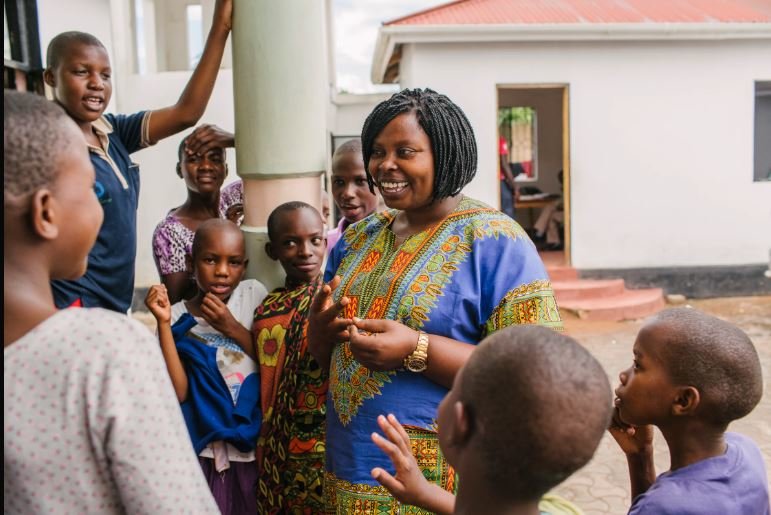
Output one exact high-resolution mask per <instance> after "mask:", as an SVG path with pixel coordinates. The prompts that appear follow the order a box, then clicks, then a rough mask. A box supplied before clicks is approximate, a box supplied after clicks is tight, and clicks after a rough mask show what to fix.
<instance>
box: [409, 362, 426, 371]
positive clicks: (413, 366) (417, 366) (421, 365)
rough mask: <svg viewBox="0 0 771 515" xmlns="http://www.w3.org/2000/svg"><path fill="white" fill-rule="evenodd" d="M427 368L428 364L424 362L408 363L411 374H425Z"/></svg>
mask: <svg viewBox="0 0 771 515" xmlns="http://www.w3.org/2000/svg"><path fill="white" fill-rule="evenodd" d="M426 368H427V367H426V362H425V361H423V360H419V359H415V360H412V359H411V360H409V361H408V362H407V370H409V371H410V372H423V371H424V370H425V369H426Z"/></svg>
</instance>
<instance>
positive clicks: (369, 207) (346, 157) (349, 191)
mask: <svg viewBox="0 0 771 515" xmlns="http://www.w3.org/2000/svg"><path fill="white" fill-rule="evenodd" d="M332 197H333V198H334V199H335V205H336V206H337V209H338V210H339V211H340V214H341V215H342V217H341V218H340V223H339V224H338V225H337V227H336V228H335V229H332V230H331V231H329V233H328V234H327V249H328V250H329V251H331V250H332V247H334V246H335V244H336V243H337V242H338V240H339V239H340V237H341V236H342V235H343V233H344V232H345V230H346V229H347V228H348V226H349V225H351V224H353V223H356V222H358V221H359V220H363V219H365V218H367V217H368V216H369V215H371V214H372V213H374V212H375V211H376V210H377V209H378V204H379V202H378V201H379V198H380V195H379V194H378V193H377V190H375V187H374V185H371V184H370V183H369V181H368V180H367V172H366V170H364V160H363V158H362V155H361V140H360V139H359V138H356V139H352V140H349V141H346V142H345V143H343V144H342V145H340V147H338V149H337V150H335V154H334V155H333V156H332Z"/></svg>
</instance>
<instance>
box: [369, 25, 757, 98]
mask: <svg viewBox="0 0 771 515" xmlns="http://www.w3.org/2000/svg"><path fill="white" fill-rule="evenodd" d="M721 39H723V40H724V39H771V23H746V22H739V23H603V24H587V23H549V24H500V25H491V24H488V25H471V24H463V25H384V26H381V27H380V29H379V31H378V36H377V41H376V43H375V53H374V56H373V59H372V69H371V79H372V82H373V83H374V84H383V83H384V82H389V81H390V82H395V80H394V79H395V78H398V74H395V75H394V74H393V73H391V74H389V75H390V77H386V72H387V71H388V68H389V65H390V67H391V68H393V66H394V64H395V63H394V62H392V56H393V54H394V51H395V50H396V48H397V47H398V46H399V45H402V44H404V43H472V42H473V43H491V42H507V41H624V40H625V41H646V40H647V41H651V40H721ZM396 64H397V65H398V63H396ZM389 79H390V80H389Z"/></svg>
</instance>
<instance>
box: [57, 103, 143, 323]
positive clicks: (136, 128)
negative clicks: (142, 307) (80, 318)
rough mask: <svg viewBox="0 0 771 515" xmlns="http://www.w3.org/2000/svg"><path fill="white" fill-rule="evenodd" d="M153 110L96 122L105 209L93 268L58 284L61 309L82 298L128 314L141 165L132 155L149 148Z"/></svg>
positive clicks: (98, 186) (94, 156) (95, 152)
mask: <svg viewBox="0 0 771 515" xmlns="http://www.w3.org/2000/svg"><path fill="white" fill-rule="evenodd" d="M149 119H150V112H149V111H142V112H139V113H136V114H132V115H112V114H106V115H104V116H102V117H101V118H100V119H99V120H97V121H96V122H94V123H93V126H94V132H95V133H96V135H97V137H98V138H99V140H100V142H101V144H102V146H101V147H94V146H91V145H89V153H90V155H91V163H92V164H93V165H94V171H95V172H96V183H95V184H94V189H95V190H96V196H97V198H99V203H100V204H101V205H102V209H103V210H104V222H102V227H101V228H100V229H99V235H98V236H97V239H96V243H95V244H94V248H92V249H91V252H90V253H89V255H88V269H87V270H86V273H85V275H84V276H83V277H81V278H80V279H78V280H77V281H52V282H51V288H52V289H53V293H54V301H55V302H56V306H57V307H58V308H66V307H67V306H69V305H71V304H72V303H73V302H75V301H76V300H78V299H80V300H81V302H82V303H83V306H84V307H89V308H90V307H101V308H105V309H111V310H113V311H118V312H121V313H125V312H126V311H128V309H129V307H131V299H132V296H133V294H134V265H135V262H136V250H137V203H138V200H139V166H138V165H137V164H135V163H133V162H132V161H131V157H130V154H132V153H133V152H136V151H137V150H140V149H142V148H144V147H146V146H148V144H149V133H148V127H149Z"/></svg>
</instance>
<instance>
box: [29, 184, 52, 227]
mask: <svg viewBox="0 0 771 515" xmlns="http://www.w3.org/2000/svg"><path fill="white" fill-rule="evenodd" d="M30 204H31V206H30V213H29V217H30V222H31V225H32V230H33V231H34V232H35V234H37V235H38V236H39V237H40V238H43V239H44V240H55V239H56V237H57V236H59V226H58V225H57V222H58V220H57V219H56V215H57V213H56V200H55V199H54V197H53V194H52V193H51V192H50V191H49V190H47V189H42V190H38V191H36V192H35V194H34V195H32V199H31V200H30Z"/></svg>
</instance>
